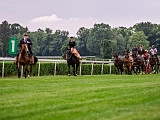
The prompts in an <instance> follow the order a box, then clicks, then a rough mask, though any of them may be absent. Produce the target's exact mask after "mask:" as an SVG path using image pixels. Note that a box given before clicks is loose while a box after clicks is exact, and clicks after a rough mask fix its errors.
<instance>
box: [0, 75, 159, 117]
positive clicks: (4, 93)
mask: <svg viewBox="0 0 160 120" xmlns="http://www.w3.org/2000/svg"><path fill="white" fill-rule="evenodd" d="M13 119H14V120H106V119H109V120H159V119H160V75H159V74H158V75H151V74H150V75H131V76H128V75H122V76H119V75H102V76H101V75H99V76H77V77H74V76H71V77H68V76H42V77H31V78H29V79H24V78H20V79H18V78H3V79H2V78H0V120H13Z"/></svg>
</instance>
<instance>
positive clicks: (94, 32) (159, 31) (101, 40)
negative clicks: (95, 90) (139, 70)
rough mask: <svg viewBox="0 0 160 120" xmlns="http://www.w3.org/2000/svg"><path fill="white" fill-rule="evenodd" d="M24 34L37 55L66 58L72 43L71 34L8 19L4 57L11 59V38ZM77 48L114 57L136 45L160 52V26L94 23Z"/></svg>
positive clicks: (0, 50) (1, 34) (0, 36)
mask: <svg viewBox="0 0 160 120" xmlns="http://www.w3.org/2000/svg"><path fill="white" fill-rule="evenodd" d="M24 32H27V33H28V34H29V38H30V39H31V40H32V42H33V45H32V51H33V54H34V55H36V56H63V57H64V55H65V52H66V48H67V45H68V42H69V37H70V36H69V32H68V31H64V30H56V31H55V32H53V31H52V30H51V29H50V28H46V29H45V30H43V29H40V28H39V29H37V30H36V31H32V32H31V31H30V30H29V28H28V27H27V26H26V27H24V26H21V25H20V24H18V23H14V24H10V23H8V22H7V21H6V20H5V21H3V22H2V23H1V24H0V56H2V57H9V56H10V55H9V54H8V42H9V38H10V37H14V38H17V39H18V40H20V39H22V35H23V33H24ZM75 41H76V45H77V46H76V47H77V49H78V51H79V53H80V54H81V55H82V56H97V57H100V58H111V57H112V55H113V52H117V53H118V54H121V55H123V51H124V49H126V48H128V49H130V50H131V49H132V47H133V46H134V45H137V47H139V46H140V45H143V46H144V48H145V49H150V47H151V46H152V45H155V46H156V47H157V49H158V50H160V25H159V24H153V23H151V22H141V23H137V24H135V25H133V26H132V27H129V28H127V27H123V26H121V27H115V28H113V27H111V26H110V25H109V24H105V23H100V24H94V25H93V27H92V28H85V27H81V28H79V30H78V31H77V37H76V38H75ZM158 54H159V53H158Z"/></svg>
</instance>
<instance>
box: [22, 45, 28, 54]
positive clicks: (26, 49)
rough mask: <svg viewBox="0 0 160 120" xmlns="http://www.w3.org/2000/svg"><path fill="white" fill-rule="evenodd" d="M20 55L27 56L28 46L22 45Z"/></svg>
mask: <svg viewBox="0 0 160 120" xmlns="http://www.w3.org/2000/svg"><path fill="white" fill-rule="evenodd" d="M21 53H22V54H27V55H28V54H29V50H28V45H27V44H22V47H21Z"/></svg>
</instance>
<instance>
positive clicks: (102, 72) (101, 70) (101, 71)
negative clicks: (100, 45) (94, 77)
mask: <svg viewBox="0 0 160 120" xmlns="http://www.w3.org/2000/svg"><path fill="white" fill-rule="evenodd" d="M103 66H104V63H102V68H101V75H102V74H103Z"/></svg>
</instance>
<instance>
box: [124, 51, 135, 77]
mask: <svg viewBox="0 0 160 120" xmlns="http://www.w3.org/2000/svg"><path fill="white" fill-rule="evenodd" d="M124 55H125V56H124V59H123V61H124V69H125V73H126V74H128V75H132V63H133V61H132V58H131V57H130V56H129V52H125V53H124Z"/></svg>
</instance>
